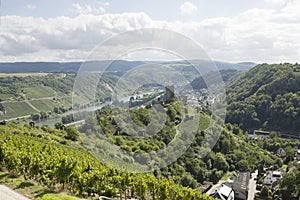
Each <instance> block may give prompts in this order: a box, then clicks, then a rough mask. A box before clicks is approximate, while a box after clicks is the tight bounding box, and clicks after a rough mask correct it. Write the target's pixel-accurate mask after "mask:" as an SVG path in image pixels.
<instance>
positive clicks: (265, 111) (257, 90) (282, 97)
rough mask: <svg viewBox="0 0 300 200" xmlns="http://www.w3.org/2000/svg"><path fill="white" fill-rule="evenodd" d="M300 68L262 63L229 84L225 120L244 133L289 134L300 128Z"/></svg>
mask: <svg viewBox="0 0 300 200" xmlns="http://www.w3.org/2000/svg"><path fill="white" fill-rule="evenodd" d="M299 91H300V66H299V65H298V64H273V65H268V64H261V65H258V66H256V67H254V68H252V69H251V70H249V71H247V72H245V73H243V74H241V75H239V76H238V77H237V78H235V79H233V80H232V81H231V82H230V83H229V84H228V85H227V101H228V112H227V117H226V121H227V122H229V123H232V124H239V125H240V126H241V127H242V128H243V129H245V130H253V129H259V128H261V129H265V130H270V131H281V132H284V133H290V134H293V133H294V134H296V135H297V134H299V133H297V132H298V130H299V128H300V92H299Z"/></svg>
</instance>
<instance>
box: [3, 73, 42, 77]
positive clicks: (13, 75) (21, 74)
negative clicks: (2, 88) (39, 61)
mask: <svg viewBox="0 0 300 200" xmlns="http://www.w3.org/2000/svg"><path fill="white" fill-rule="evenodd" d="M47 74H48V73H0V77H28V76H46V75H47Z"/></svg>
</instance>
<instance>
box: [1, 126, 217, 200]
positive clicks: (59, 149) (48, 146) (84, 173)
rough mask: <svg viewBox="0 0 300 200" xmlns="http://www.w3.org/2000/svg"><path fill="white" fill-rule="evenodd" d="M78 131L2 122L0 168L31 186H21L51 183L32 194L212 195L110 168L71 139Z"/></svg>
mask: <svg viewBox="0 0 300 200" xmlns="http://www.w3.org/2000/svg"><path fill="white" fill-rule="evenodd" d="M74 131H75V132H76V130H75V129H74V128H68V129H66V131H64V130H56V129H51V128H48V127H42V128H39V127H35V128H33V127H30V126H27V125H25V126H14V125H5V126H1V127H0V160H1V162H0V168H1V170H8V172H9V174H4V176H3V177H5V176H11V177H14V178H19V179H21V177H23V180H24V182H23V185H25V183H26V185H25V186H22V183H20V186H18V187H24V188H31V187H32V186H34V184H38V185H41V186H43V187H45V188H48V190H45V191H46V192H45V193H42V194H32V193H29V194H28V196H29V197H30V198H32V199H36V198H39V197H43V195H46V194H47V193H53V192H66V193H69V194H72V195H73V196H78V197H83V198H85V199H86V198H88V199H98V198H99V195H105V196H109V197H116V196H117V194H120V195H121V198H122V196H123V197H125V199H126V197H129V196H132V197H135V198H139V199H152V197H155V199H174V200H175V199H176V200H180V199H182V200H183V199H186V198H187V199H199V200H202V199H203V200H209V199H212V198H210V197H207V196H206V195H203V194H202V193H201V192H200V191H199V190H193V189H191V188H187V187H183V186H181V185H179V184H176V183H174V181H173V180H171V179H169V180H168V179H166V178H163V177H161V178H159V179H158V178H156V177H155V176H154V175H153V174H151V173H150V174H132V173H127V172H121V171H118V170H115V169H113V168H109V167H106V166H104V165H102V164H101V163H100V162H99V161H98V160H96V159H95V158H94V157H93V156H92V155H91V154H89V153H88V152H87V151H85V150H84V149H83V148H82V147H81V146H80V144H79V143H78V142H76V141H75V142H74V141H71V140H68V139H67V138H68V137H67V136H68V134H69V132H74ZM53 155H55V156H53ZM3 177H1V178H0V183H1V182H2V181H1V179H2V178H3ZM29 181H34V182H29ZM92 196H94V197H92ZM97 196H98V198H97ZM45 199H46V198H45Z"/></svg>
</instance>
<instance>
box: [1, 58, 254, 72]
mask: <svg viewBox="0 0 300 200" xmlns="http://www.w3.org/2000/svg"><path fill="white" fill-rule="evenodd" d="M191 62H192V63H193V64H205V63H209V62H210V61H201V60H194V61H191ZM82 63H83V62H65V63H64V62H14V63H0V73H21V72H23V73H26V72H27V73H33V72H45V73H54V72H77V71H78V70H79V69H80V66H81V64H82ZM147 63H149V62H145V61H125V60H116V61H113V62H112V61H109V60H104V61H88V62H84V64H85V65H86V66H88V67H89V70H91V71H93V70H94V71H99V69H105V68H106V67H107V66H109V71H120V72H123V71H128V70H130V69H132V68H134V67H136V66H139V65H143V64H147ZM150 63H160V64H169V65H172V64H174V65H175V64H188V63H186V62H184V61H170V62H164V61H163V62H158V61H153V62H150ZM210 63H211V62H210ZM214 63H215V65H216V66H217V67H218V69H220V70H224V69H236V70H248V69H250V68H252V67H253V66H255V65H256V64H255V63H250V62H247V63H226V62H220V61H214Z"/></svg>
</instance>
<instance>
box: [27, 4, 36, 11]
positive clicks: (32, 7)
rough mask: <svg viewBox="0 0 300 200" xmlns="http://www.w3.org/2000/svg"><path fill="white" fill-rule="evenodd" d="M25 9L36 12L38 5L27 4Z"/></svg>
mask: <svg viewBox="0 0 300 200" xmlns="http://www.w3.org/2000/svg"><path fill="white" fill-rule="evenodd" d="M25 8H27V9H29V10H35V9H36V5H33V4H27V5H26V6H25Z"/></svg>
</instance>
